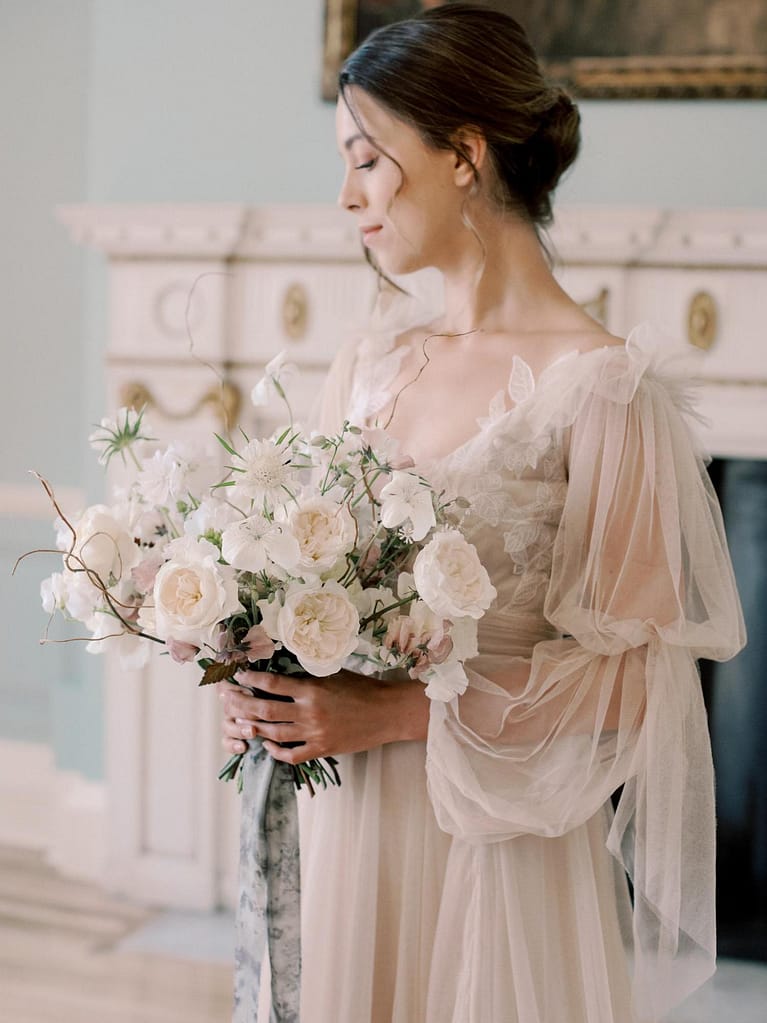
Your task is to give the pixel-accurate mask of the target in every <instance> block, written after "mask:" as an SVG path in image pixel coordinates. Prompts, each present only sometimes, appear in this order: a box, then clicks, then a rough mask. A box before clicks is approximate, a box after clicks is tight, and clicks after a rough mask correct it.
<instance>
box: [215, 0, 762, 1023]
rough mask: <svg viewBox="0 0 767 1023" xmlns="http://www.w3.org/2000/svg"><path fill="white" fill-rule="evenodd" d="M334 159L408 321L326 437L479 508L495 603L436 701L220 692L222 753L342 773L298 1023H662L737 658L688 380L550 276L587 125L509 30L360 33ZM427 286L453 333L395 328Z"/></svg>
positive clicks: (308, 691) (373, 693)
mask: <svg viewBox="0 0 767 1023" xmlns="http://www.w3.org/2000/svg"><path fill="white" fill-rule="evenodd" d="M337 141H338V148H339V151H340V153H341V157H342V159H343V162H344V167H345V173H344V179H343V184H342V187H341V193H340V196H339V203H340V204H341V205H342V206H343V207H344V208H345V209H346V210H348V212H349V213H350V215H351V216H353V217H354V219H355V221H356V223H357V224H358V226H359V230H360V234H361V239H362V243H363V245H364V246H365V249H366V253H367V255H368V257H369V260H370V261H371V262H372V263H373V265H374V266H375V267H376V269H377V272H378V273H379V275H380V278H381V281H382V304H383V303H385V302H388V303H389V304H390V305H391V306H392V309H393V311H392V312H391V313H387V316H385V317H384V319H383V323H382V322H381V321H380V320H379V322H378V323H377V325H376V327H375V328H372V329H371V330H370V332H369V333H367V334H366V336H365V337H363V338H361V339H360V340H359V341H358V342H356V343H354V344H353V345H349V346H345V347H344V348H342V350H341V351H340V353H339V355H338V356H337V357H336V359H335V361H334V364H333V367H332V368H331V371H330V375H329V378H328V381H327V384H326V387H325V391H324V397H323V401H322V410H321V414H320V422H319V423H318V424H317V425H318V426H319V428H320V429H322V430H323V431H331V430H334V429H338V428H340V425H341V423H342V421H343V419H344V418H349V419H351V420H352V421H353V422H356V423H358V424H359V425H363V426H371V427H372V426H379V427H385V429H386V431H387V433H388V435H389V436H390V437H392V438H394V439H396V440H397V441H398V442H399V443H400V446H401V450H402V452H403V453H404V454H407V455H410V456H411V457H412V458H413V460H414V462H415V465H416V467H417V469H418V471H420V472H422V473H423V474H424V475H426V476H427V477H429V478H430V479H431V480H432V481H433V482H435V483H438V484H439V486H440V488H445V489H446V490H447V491H448V492H453V493H455V494H462V495H464V496H465V497H466V498H467V499H468V502H469V504H468V508H467V509H466V512H465V515H464V520H463V522H462V529H463V531H464V533H465V535H466V537H467V539H468V540H469V541H470V542H472V543H473V544H475V546H476V547H477V550H478V551H479V554H480V557H481V558H482V561H483V563H484V565H485V567H486V568H487V570H488V572H489V573H490V576H491V578H492V581H493V584H494V586H495V587H496V590H497V591H498V596H497V599H496V601H495V603H494V605H493V606H492V607H491V609H490V611H489V612H488V613H487V614H486V615H485V617H484V618H483V619H482V620H481V621H480V633H479V650H480V655H479V656H478V657H477V658H475V659H474V660H473V661H470V662H468V664H467V669H468V671H467V673H468V676H469V688H468V689H467V691H466V693H465V694H464V695H462V696H460V697H456V698H454V699H453V700H452V702H451V703H449V704H437V703H434V704H432V705H431V706H430V705H429V701H428V700H427V698H426V697H425V695H424V692H423V687H422V685H421V684H420V683H418V682H413V681H410V680H407V681H400V680H393V679H376V678H369V677H362V676H359V675H355V674H353V673H351V672H349V671H346V670H343V671H341V672H339V673H338V674H337V675H335V676H333V677H331V678H328V679H318V680H300V681H297V680H295V679H293V680H291V679H290V678H287V677H280V676H274V675H260V674H259V675H258V676H257V677H254V676H253V674H251V675H250V676H249V677H247V678H246V679H244V681H246V682H247V684H250V685H253V686H258V687H259V688H261V689H263V690H266V691H268V692H270V693H272V694H275V695H279V696H282V697H284V698H286V699H287V700H288V701H290V702H284V701H283V702H280V703H275V702H273V701H266V700H259V699H257V698H255V697H253V696H249V695H246V694H244V693H243V692H242V691H241V690H239V691H238V690H237V689H236V688H234V687H230V686H226V685H223V686H222V690H223V691H222V698H223V706H224V714H225V718H224V723H223V730H224V745H225V747H226V748H227V749H228V750H229V751H230V752H237V751H242V750H244V749H245V744H244V743H245V740H247V739H250V738H253V737H260V738H261V739H262V740H263V743H264V746H265V747H266V749H267V750H268V751H269V753H270V754H271V755H272V756H273V757H275V758H276V759H278V760H282V761H285V762H288V763H294V762H297V761H300V760H304V759H308V758H311V757H322V756H327V755H330V754H332V755H335V756H337V757H338V758H339V760H340V773H341V776H342V782H343V784H342V786H341V788H340V789H338V790H331V791H328V792H325V793H323V794H322V796H321V798H317V799H316V800H314V801H312V800H309V799H305V798H304V797H303V796H301V797H300V799H299V803H300V824H301V832H300V845H301V861H302V891H301V900H302V956H303V964H302V990H301V997H302V1016H301V1018H302V1020H303V1023H631V1021H642V1023H646V1021H656V1020H660V1019H662V1017H663V1015H664V1014H665V1012H666V1010H667V1009H668V1008H669V1007H670V1006H672V1005H673V1004H675V1003H676V1002H678V1001H680V1000H681V999H683V998H684V997H685V996H686V995H687V994H688V993H689V992H690V991H692V990H693V989H694V988H695V987H696V986H698V985H699V984H700V983H702V981H703V980H705V979H706V978H707V977H708V976H709V975H710V973H711V971H712V970H713V967H714V958H715V922H714V873H713V865H714V803H713V779H712V768H711V758H710V751H709V743H708V735H707V728H706V718H705V711H704V707H703V702H702V699H701V693H700V686H699V680H698V675H697V670H696V664H695V659H696V658H697V657H700V656H706V657H714V658H727V657H730V656H732V655H733V654H734V653H735V652H736V651H737V650H738V649H739V648H740V646H741V645H742V643H743V640H744V637H743V626H742V620H741V616H740V608H739V604H738V599H737V594H736V592H735V587H734V582H733V576H732V571H731V567H730V562H729V557H728V554H727V549H726V545H725V540H724V534H723V529H722V523H721V517H720V514H719V510H718V506H717V504H716V499H715V497H714V495H713V491H712V489H711V486H710V484H709V482H708V478H707V476H706V474H705V470H704V468H703V464H702V460H701V455H700V452H699V450H698V447H697V445H696V444H695V442H694V440H693V439H692V435H691V433H690V431H689V428H688V423H687V420H688V418H689V411H690V407H689V397H688V394H687V388H686V381H685V379H684V377H683V376H681V375H680V370H679V368H678V366H677V360H676V359H675V358H674V357H673V353H671V352H669V351H668V349H664V347H663V345H662V343H660V342H659V341H658V340H657V339H655V338H654V337H653V336H652V331H651V330H650V329H649V328H647V327H644V326H643V327H639V328H636V329H635V330H634V331H633V332H632V333H631V334H630V336H629V337H628V338H627V339H626V340H625V341H624V340H622V339H620V338H617V337H614V336H612V335H611V334H609V333H608V332H607V331H606V330H604V329H603V328H602V327H601V326H600V325H599V324H597V323H596V322H595V321H594V320H592V319H591V318H590V317H589V316H588V315H586V314H585V313H584V311H583V310H582V309H581V308H580V307H579V306H578V305H577V304H576V303H575V302H573V301H572V300H571V299H570V298H569V296H568V295H567V294H566V293H565V292H564V291H563V290H562V289H561V288H560V287H559V285H558V284H557V282H556V280H555V279H554V277H553V276H552V273H551V268H550V263H549V260H548V258H547V253H546V251H545V248H544V245H543V244H542V240H541V228H542V227H544V226H546V225H547V224H548V223H549V222H550V220H551V199H552V193H553V191H554V189H555V187H556V185H557V182H558V181H559V179H560V177H561V175H562V174H563V173H564V172H565V170H566V169H567V168H568V167H569V166H570V164H571V163H572V161H573V160H574V159H575V156H576V154H577V151H578V145H579V116H578V111H577V109H576V107H575V106H574V105H573V103H572V101H571V100H570V98H569V97H568V96H567V95H566V94H565V93H564V92H563V91H562V90H560V89H559V88H557V87H553V86H551V85H549V84H548V83H547V82H546V81H545V80H544V78H543V77H542V73H541V70H540V68H539V66H538V63H537V60H536V57H535V54H534V52H533V51H532V49H531V47H530V45H529V43H528V41H527V39H526V37H525V35H524V32H523V30H522V29H521V28H520V26H519V25H518V24H517V23H516V22H515V21H514V20H512V19H511V18H510V17H508V16H506V15H502V14H499V13H495V12H492V11H490V10H488V9H485V8H476V7H472V6H469V5H465V4H451V5H447V6H444V7H437V8H434V9H431V10H429V11H427V12H425V13H424V14H422V15H419V16H418V17H416V18H414V19H412V20H409V21H405V22H400V23H398V24H394V25H390V26H388V27H386V28H384V29H381V30H379V31H378V32H376V33H374V34H373V35H372V36H370V37H369V39H368V40H367V41H366V42H365V43H363V45H362V46H361V47H360V48H359V49H358V50H357V51H356V52H355V53H353V54H352V55H351V57H349V59H348V60H347V62H346V63H345V65H344V67H343V69H342V71H341V75H340V82H339V99H338V108H337ZM424 267H436V268H437V269H438V270H439V271H440V272H441V274H442V276H443V278H444V294H445V299H444V307H443V309H442V310H441V312H440V314H439V315H438V316H437V317H435V318H431V319H429V320H426V321H425V322H417V321H415V320H414V319H413V318H412V316H411V318H410V320H409V321H408V319H407V317H408V313H407V312H405V313H403V314H402V315H401V316H400V317H399V319H397V315H398V314H397V308H398V307H400V306H401V308H403V309H406V308H407V303H406V302H405V300H404V299H402V300H401V301H400V300H399V298H398V297H397V295H396V291H395V288H394V286H392V284H391V282H390V281H389V276H390V275H402V274H408V273H411V272H414V271H417V270H419V269H421V268H424ZM393 296H394V297H393ZM285 742H291V743H301V745H298V746H295V747H293V748H286V747H284V746H282V745H280V744H281V743H285ZM617 790H620V793H621V794H620V799H619V801H618V803H617V810H616V811H615V813H614V812H613V806H612V803H611V796H612V795H613V794H614V793H615V792H616V791H617ZM627 873H628V875H629V876H630V878H631V881H632V884H633V901H632V900H631V899H630V897H629V890H628V885H627V882H626V874H627ZM264 1018H266V1017H264ZM236 1019H237V1021H238V1023H245V1020H246V1019H249V1020H250V1019H253V1016H252V1015H246V1014H242V1015H241V1018H240V1016H237V1017H236Z"/></svg>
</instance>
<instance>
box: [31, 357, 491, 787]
mask: <svg viewBox="0 0 767 1023" xmlns="http://www.w3.org/2000/svg"><path fill="white" fill-rule="evenodd" d="M289 371H290V366H289V365H287V364H285V362H284V360H283V358H282V356H278V358H277V359H275V360H273V362H272V363H270V364H269V366H268V367H267V372H266V376H265V378H264V380H262V381H261V383H260V384H259V385H258V386H257V387H256V388H255V390H254V394H253V398H254V401H255V402H256V403H263V401H264V398H265V396H266V395H268V394H269V393H272V394H276V395H278V396H279V397H280V398H281V399H282V400H284V401H285V403H286V405H287V408H288V412H289V413H290V416H289V418H290V425H288V426H286V427H285V428H284V429H281V430H279V431H277V432H276V433H274V434H273V435H272V436H270V437H268V438H265V439H261V440H258V439H251V438H249V437H248V436H247V435H246V434H245V433H244V432H242V431H240V433H239V435H238V438H237V439H233V438H231V437H230V438H228V439H226V438H224V437H220V436H217V437H216V439H217V442H218V444H220V445H221V447H220V448H219V449H218V451H219V456H218V457H216V456H215V455H211V454H205V453H203V452H201V451H198V450H195V449H193V448H191V447H189V446H187V445H184V444H181V443H172V444H170V445H167V446H161V445H159V444H158V443H156V442H155V441H154V440H153V439H152V437H151V431H150V429H149V427H148V426H147V424H146V422H145V419H144V414H143V412H140V411H139V412H135V411H132V410H130V409H121V410H120V411H119V412H118V413H117V415H116V417H115V418H114V419H109V420H108V419H105V420H102V422H101V425H100V426H99V428H98V429H97V430H96V431H95V433H94V434H92V436H91V438H90V440H91V443H92V445H93V446H94V447H96V448H98V449H100V451H101V457H100V460H101V461H102V462H103V463H108V462H109V461H110V460H111V459H112V458H114V457H115V456H119V457H120V458H121V459H122V460H123V463H124V465H125V469H126V473H124V476H125V480H124V484H123V486H122V487H121V488H120V489H119V490H118V491H117V492H116V493H115V495H114V500H113V502H112V503H111V504H97V505H93V506H91V507H89V508H87V509H86V510H85V511H84V512H83V513H82V514H81V515H79V516H77V517H68V516H67V515H65V514H64V512H63V511H62V509H61V508H60V507H59V505H58V503H57V502H56V498H55V495H54V494H53V492H52V491H51V489H50V487H49V486H48V485H47V484H46V483H45V481H44V480H43V481H42V482H43V485H44V486H45V487H46V489H47V490H48V493H49V496H50V497H51V500H52V501H53V503H54V506H55V508H56V510H57V512H58V513H59V519H58V523H57V532H58V536H57V549H58V550H59V551H61V553H62V558H63V568H62V571H60V572H57V573H54V574H53V575H52V576H50V578H48V579H46V580H45V581H44V582H43V584H42V589H41V592H42V601H43V605H44V608H45V610H46V611H48V612H49V613H50V614H51V615H53V614H54V613H55V612H61V613H62V614H63V615H65V616H66V617H68V618H70V619H75V620H77V621H78V622H81V623H83V624H84V625H85V627H86V628H87V630H88V632H89V634H90V635H89V637H88V639H89V642H88V647H87V649H88V650H89V651H90V652H99V651H102V650H105V649H109V648H116V649H117V650H118V651H119V653H120V656H121V658H122V660H123V663H124V664H125V666H126V667H133V668H135V667H139V666H141V665H142V664H143V663H145V660H146V658H147V656H148V654H149V651H150V648H151V644H152V642H154V643H155V644H160V645H162V646H164V648H165V652H166V653H168V654H169V655H170V656H171V657H172V658H173V659H174V660H176V661H190V660H194V661H196V662H197V663H198V664H199V665H200V667H201V669H202V677H201V680H200V685H207V684H210V683H213V682H217V681H220V680H222V679H231V680H232V681H236V680H235V675H236V673H237V672H238V671H240V670H241V669H243V668H248V667H250V668H253V669H256V670H259V671H275V672H279V673H282V674H295V675H312V676H319V677H323V676H328V675H331V674H333V673H335V672H338V671H339V670H340V669H342V668H346V669H348V670H351V671H355V672H358V673H370V674H372V673H380V672H386V671H391V670H394V669H400V670H404V671H406V672H407V673H408V675H409V676H410V677H411V678H414V679H420V680H421V681H422V682H423V683H424V685H425V686H426V693H427V695H428V696H429V697H431V698H433V699H437V700H449V699H451V698H452V697H453V696H454V695H455V694H457V693H461V692H463V690H464V689H465V688H466V685H467V679H466V673H465V671H464V668H463V662H464V661H465V660H467V659H468V658H470V657H473V656H475V655H476V654H477V642H476V639H477V622H478V619H479V618H481V616H482V615H483V613H484V612H485V610H486V609H487V608H488V607H489V605H490V603H491V602H492V600H493V599H494V597H495V590H494V588H493V586H492V585H491V583H490V579H489V577H488V575H487V572H486V571H485V569H484V568H483V567H482V565H481V563H480V561H479V558H478V556H477V552H476V550H475V548H474V547H473V546H472V545H471V544H469V543H468V542H467V541H466V540H465V539H464V537H463V535H462V534H461V532H460V530H459V529H458V528H457V526H458V522H459V519H460V511H461V508H462V507H465V502H464V501H463V500H462V499H460V498H457V499H452V500H447V499H445V496H444V494H443V493H437V492H436V491H435V489H434V488H433V487H432V486H431V485H430V483H429V482H428V480H426V479H425V478H423V476H421V475H420V474H419V473H417V472H416V471H415V470H414V468H413V463H412V460H410V459H408V458H406V457H403V456H402V455H401V454H400V452H399V450H398V447H397V444H396V442H394V441H393V440H392V439H391V438H390V437H388V436H387V435H386V434H385V433H384V432H383V431H382V430H362V429H360V428H359V427H357V426H353V425H351V424H349V423H348V422H346V423H344V424H343V427H342V429H341V431H340V432H339V433H337V434H335V435H331V436H325V435H323V434H318V433H311V434H308V435H307V434H306V433H305V432H304V431H302V430H301V428H300V427H298V426H296V425H294V423H293V417H292V412H291V409H290V404H289V402H288V400H287V398H286V396H285V390H284V387H283V381H284V377H285V375H286V374H287V373H288V372H289ZM222 450H223V453H224V458H225V461H226V463H227V464H226V466H225V468H224V469H222V468H221V456H220V452H221V451H222ZM222 477H223V478H222ZM261 695H266V694H261ZM245 756H246V754H238V755H236V756H234V757H232V758H231V759H230V760H229V762H228V763H227V764H226V766H225V767H224V769H223V770H222V772H221V774H220V775H219V776H220V777H222V778H225V779H227V780H228V779H231V778H233V777H235V776H236V775H237V774H238V771H239V769H240V768H241V766H242V761H243V758H244V757H245ZM240 777H241V776H240ZM293 780H294V784H295V785H296V786H298V787H300V786H301V785H303V784H306V785H307V786H308V788H309V790H310V791H311V792H312V793H313V792H314V787H313V786H315V785H317V784H320V785H322V786H323V787H324V786H325V785H326V784H328V783H336V784H338V783H339V779H338V776H337V773H336V770H335V761H333V759H332V758H327V759H326V760H325V761H324V762H322V761H316V760H315V761H308V762H306V763H304V764H301V765H298V766H297V767H295V768H293Z"/></svg>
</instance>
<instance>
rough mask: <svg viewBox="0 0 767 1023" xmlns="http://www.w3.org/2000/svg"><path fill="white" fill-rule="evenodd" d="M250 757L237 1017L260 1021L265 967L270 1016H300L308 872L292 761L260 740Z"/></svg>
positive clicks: (287, 1022)
mask: <svg viewBox="0 0 767 1023" xmlns="http://www.w3.org/2000/svg"><path fill="white" fill-rule="evenodd" d="M248 746H249V748H248V753H247V754H246V756H245V761H244V763H243V767H242V770H243V786H242V816H241V826H240V898H239V903H238V907H237V925H236V935H237V948H236V952H235V985H234V1013H233V1016H232V1023H256V1020H257V1019H258V1003H259V991H260V986H261V968H262V965H263V961H264V958H265V955H266V954H268V956H269V963H270V966H271V989H272V1008H271V1014H270V1016H269V1023H299V1012H300V994H301V902H300V897H301V876H300V861H299V849H298V806H297V803H296V792H295V786H294V784H293V775H292V772H291V768H290V765H289V764H283V763H280V762H279V761H276V760H274V759H273V758H272V757H271V756H270V755H269V754H268V753H267V752H266V750H265V749H264V748H263V746H262V744H261V740H260V739H254V740H253V741H252V742H250V743H249V744H248Z"/></svg>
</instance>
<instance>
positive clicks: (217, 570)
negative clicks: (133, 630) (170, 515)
mask: <svg viewBox="0 0 767 1023" xmlns="http://www.w3.org/2000/svg"><path fill="white" fill-rule="evenodd" d="M166 553H167V554H168V557H169V560H168V561H166V562H165V564H164V565H163V566H162V568H161V569H160V571H159V572H158V573H157V578H156V579H155V582H154V589H153V596H154V608H147V609H144V608H142V610H141V611H140V612H139V624H140V625H141V626H142V627H145V628H146V629H147V631H151V632H154V634H155V635H156V636H158V638H159V639H176V640H179V641H180V642H182V643H194V644H195V646H198V647H202V646H204V645H205V644H206V643H210V642H211V641H212V636H213V632H214V631H215V628H216V625H217V624H218V623H219V622H220V621H222V620H223V619H224V618H227V617H228V616H229V615H231V614H234V613H235V611H240V610H242V605H241V604H240V601H239V599H238V596H237V579H236V576H235V572H234V569H233V568H230V567H229V566H228V565H220V564H219V563H218V550H217V549H216V547H215V546H214V545H213V544H212V543H209V542H208V541H207V540H193V539H192V538H191V537H182V538H181V539H180V540H174V541H173V543H171V544H168V547H167V551H166Z"/></svg>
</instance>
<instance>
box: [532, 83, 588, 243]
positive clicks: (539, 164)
mask: <svg viewBox="0 0 767 1023" xmlns="http://www.w3.org/2000/svg"><path fill="white" fill-rule="evenodd" d="M552 92H553V101H552V102H551V105H550V106H549V107H548V108H547V109H546V110H545V111H544V112H543V114H542V115H541V121H540V124H539V126H538V129H537V130H536V131H535V132H534V133H533V135H532V136H531V137H530V138H529V140H528V141H527V142H526V143H525V149H526V156H527V160H526V163H527V169H528V182H527V183H528V189H529V191H528V195H529V198H530V200H531V203H530V213H531V214H532V215H533V217H534V219H535V220H537V221H539V222H542V223H546V222H547V221H549V220H550V219H551V193H552V192H553V191H554V189H555V188H556V187H557V184H558V183H559V179H560V178H561V177H562V175H563V174H564V173H565V171H566V170H567V169H568V168H569V167H570V166H571V165H572V163H573V162H574V160H575V158H576V156H577V155H578V150H579V148H580V141H581V134H580V123H581V118H580V114H579V112H578V108H577V106H576V105H575V103H573V101H572V99H571V97H570V96H569V95H568V93H567V92H565V90H564V89H562V88H559V87H555V88H554V89H553V90H552Z"/></svg>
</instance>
